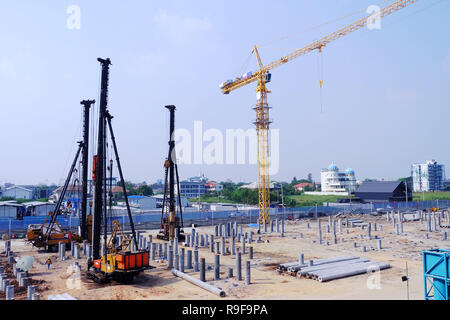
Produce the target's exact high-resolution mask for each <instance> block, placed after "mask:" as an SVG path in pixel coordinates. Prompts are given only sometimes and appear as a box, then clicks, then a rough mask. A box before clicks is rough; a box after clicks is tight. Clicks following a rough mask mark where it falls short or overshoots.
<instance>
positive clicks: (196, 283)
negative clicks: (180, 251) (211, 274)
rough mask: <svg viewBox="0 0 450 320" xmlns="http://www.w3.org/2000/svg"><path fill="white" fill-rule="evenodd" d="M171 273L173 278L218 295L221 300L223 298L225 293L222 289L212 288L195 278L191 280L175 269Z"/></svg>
mask: <svg viewBox="0 0 450 320" xmlns="http://www.w3.org/2000/svg"><path fill="white" fill-rule="evenodd" d="M172 273H173V275H174V276H176V277H180V278H183V279H184V280H187V281H189V282H190V283H192V284H195V285H196V286H199V287H201V288H203V289H205V290H207V291H209V292H212V293H214V294H216V295H218V296H219V297H222V298H223V297H225V291H223V290H222V289H219V288H217V287H214V286H212V285H210V284H207V283H205V282H203V281H200V280H197V279H195V278H193V277H191V276H188V275H187V274H185V273H183V272H181V271H178V270H176V269H172Z"/></svg>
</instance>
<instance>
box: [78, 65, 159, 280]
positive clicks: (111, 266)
mask: <svg viewBox="0 0 450 320" xmlns="http://www.w3.org/2000/svg"><path fill="white" fill-rule="evenodd" d="M97 60H98V61H99V62H100V64H101V66H102V73H101V89H100V90H101V92H100V106H99V122H98V142H97V154H96V155H95V156H94V164H95V165H94V172H93V179H95V191H94V216H93V232H92V258H93V261H90V262H89V263H88V271H87V273H86V276H87V277H88V278H89V279H92V280H94V281H95V282H97V283H106V282H108V281H110V280H116V281H120V282H130V281H132V280H133V278H134V276H136V275H137V274H139V273H140V272H142V271H143V270H145V269H148V268H150V266H149V255H148V251H147V250H145V249H140V248H139V245H138V242H137V240H136V231H135V228H134V223H133V217H132V215H131V209H130V204H129V201H128V194H127V190H126V187H125V179H124V177H123V172H122V166H121V163H120V159H119V154H118V151H117V145H116V139H115V136H114V131H113V128H112V124H111V120H112V119H113V116H112V115H111V114H110V113H109V111H108V109H107V104H108V84H109V66H110V65H111V60H110V59H109V58H108V59H101V58H98V59H97ZM107 133H109V136H110V138H111V142H112V146H113V149H114V155H115V159H116V164H117V169H118V172H119V177H120V181H121V182H122V186H123V196H124V198H125V204H126V208H127V213H128V219H129V222H130V227H131V239H129V238H128V237H123V240H124V241H122V243H118V241H117V240H118V237H117V234H118V232H119V231H120V230H121V228H120V226H119V224H118V222H117V221H116V222H113V224H114V225H115V227H114V230H113V232H112V233H111V236H110V239H109V241H108V216H107V183H106V179H107V176H106V168H107V165H106V157H107V152H106V146H107V141H106V138H107ZM110 170H112V168H111V169H110ZM102 220H103V252H101V250H100V246H101V234H102ZM122 233H123V232H122ZM132 242H133V244H134V248H133V247H132V246H131V247H130V243H132Z"/></svg>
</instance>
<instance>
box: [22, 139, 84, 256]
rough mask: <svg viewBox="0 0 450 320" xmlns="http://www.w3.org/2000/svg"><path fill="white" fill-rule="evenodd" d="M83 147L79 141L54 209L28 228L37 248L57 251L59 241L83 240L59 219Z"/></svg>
mask: <svg viewBox="0 0 450 320" xmlns="http://www.w3.org/2000/svg"><path fill="white" fill-rule="evenodd" d="M82 149H83V142H81V141H79V142H78V150H77V152H76V154H75V159H73V162H72V165H71V167H70V170H69V174H68V175H67V178H66V181H65V183H64V186H63V188H62V190H61V194H60V196H59V198H58V201H57V202H56V205H55V208H54V209H53V211H50V212H49V213H48V215H47V217H46V218H45V220H44V222H43V223H42V224H41V225H36V224H30V225H29V226H28V230H27V240H28V241H30V242H31V243H32V244H33V245H34V246H35V247H37V248H45V250H47V251H56V249H57V248H58V243H59V242H64V243H66V245H67V244H70V243H71V242H72V241H77V242H80V241H81V237H80V236H79V235H77V234H72V232H71V231H70V230H64V229H63V228H62V227H61V225H60V224H59V223H58V221H57V217H58V215H59V214H60V212H61V206H62V203H63V201H64V197H65V195H66V192H67V188H68V186H69V183H70V180H71V178H72V175H73V173H74V171H75V166H76V164H77V160H78V157H79V155H80V152H81V150H82Z"/></svg>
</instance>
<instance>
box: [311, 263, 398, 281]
mask: <svg viewBox="0 0 450 320" xmlns="http://www.w3.org/2000/svg"><path fill="white" fill-rule="evenodd" d="M371 266H374V267H377V268H378V269H379V270H383V269H387V268H390V265H389V264H388V263H379V264H376V263H374V264H371V263H369V264H368V265H367V266H365V267H361V268H359V269H353V270H348V271H344V272H339V273H334V274H328V275H323V276H318V277H317V279H318V280H319V282H326V281H330V280H335V279H339V278H344V277H349V276H354V275H358V274H363V273H367V269H368V267H371Z"/></svg>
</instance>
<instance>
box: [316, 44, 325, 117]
mask: <svg viewBox="0 0 450 320" xmlns="http://www.w3.org/2000/svg"><path fill="white" fill-rule="evenodd" d="M317 75H318V77H319V103H320V113H322V112H323V79H324V78H323V52H322V50H318V51H317Z"/></svg>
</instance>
